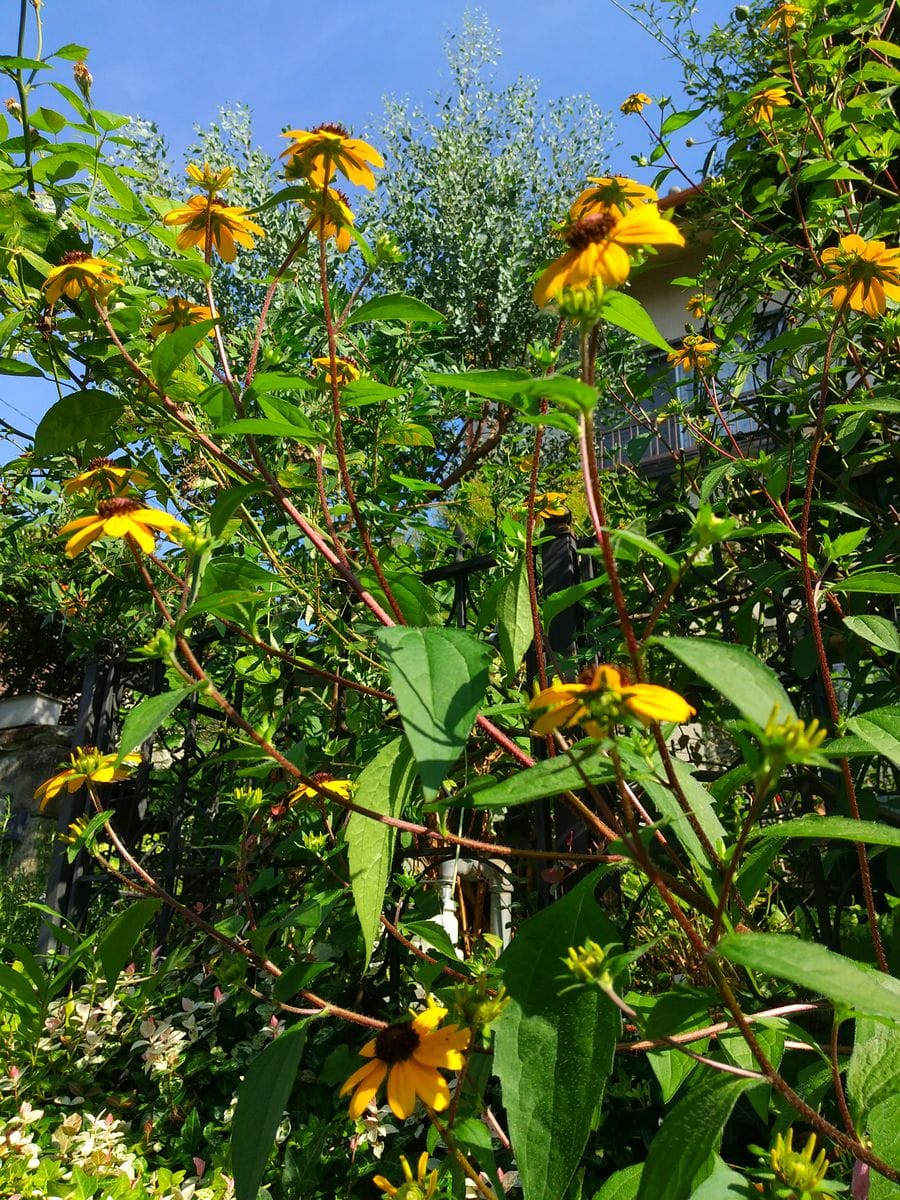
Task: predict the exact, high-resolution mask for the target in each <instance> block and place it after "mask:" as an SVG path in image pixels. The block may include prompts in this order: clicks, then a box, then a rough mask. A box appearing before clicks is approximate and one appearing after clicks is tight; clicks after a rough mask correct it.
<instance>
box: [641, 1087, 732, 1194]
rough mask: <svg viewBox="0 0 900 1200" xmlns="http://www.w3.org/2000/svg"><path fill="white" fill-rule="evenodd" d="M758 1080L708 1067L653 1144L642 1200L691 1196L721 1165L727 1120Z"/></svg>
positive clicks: (646, 1170) (673, 1110) (644, 1176)
mask: <svg viewBox="0 0 900 1200" xmlns="http://www.w3.org/2000/svg"><path fill="white" fill-rule="evenodd" d="M751 1082H752V1080H749V1079H740V1078H736V1077H735V1076H734V1075H723V1074H719V1073H718V1072H715V1071H711V1070H707V1071H706V1072H705V1073H704V1075H703V1076H702V1077H701V1078H700V1080H699V1081H698V1082H697V1083H696V1084H695V1085H694V1086H693V1087H692V1088H690V1089H689V1090H688V1091H687V1092H686V1093H685V1095H684V1096H682V1098H681V1099H680V1100H679V1101H678V1103H677V1104H676V1105H675V1107H674V1108H673V1109H671V1110H670V1111H669V1112H668V1113H667V1114H666V1117H665V1119H664V1120H663V1123H662V1125H661V1126H660V1129H659V1132H658V1133H657V1135H656V1137H655V1138H654V1139H653V1141H652V1142H651V1143H650V1152H649V1154H648V1155H647V1161H646V1162H645V1163H644V1171H643V1174H642V1175H641V1186H640V1188H639V1189H638V1194H637V1200H659V1197H661V1196H665V1198H666V1200H688V1197H689V1196H690V1195H691V1193H692V1191H693V1190H694V1188H695V1187H696V1185H697V1183H698V1182H700V1181H702V1180H703V1179H706V1178H707V1177H708V1176H709V1175H710V1173H711V1170H714V1169H715V1159H714V1155H715V1153H716V1151H717V1150H718V1148H719V1143H720V1142H721V1140H722V1130H723V1129H724V1128H725V1122H726V1121H727V1120H728V1118H729V1117H730V1116H731V1110H732V1109H733V1108H734V1106H735V1104H736V1103H737V1100H738V1098H739V1097H740V1095H741V1093H742V1092H745V1091H746V1090H747V1088H748V1087H749V1086H750V1084H751Z"/></svg>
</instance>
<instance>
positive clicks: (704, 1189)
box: [691, 1155, 759, 1200]
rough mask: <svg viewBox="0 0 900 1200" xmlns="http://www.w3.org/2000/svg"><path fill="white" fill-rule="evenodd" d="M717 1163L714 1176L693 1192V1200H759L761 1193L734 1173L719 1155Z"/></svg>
mask: <svg viewBox="0 0 900 1200" xmlns="http://www.w3.org/2000/svg"><path fill="white" fill-rule="evenodd" d="M715 1162H716V1165H715V1168H714V1169H713V1173H712V1175H710V1176H709V1177H708V1178H706V1179H704V1181H703V1182H702V1183H701V1184H700V1186H699V1187H698V1188H696V1189H695V1190H694V1191H693V1192H691V1200H758V1197H759V1192H757V1191H756V1189H755V1188H754V1186H753V1184H752V1183H751V1182H750V1180H749V1179H745V1178H744V1176H743V1175H741V1174H740V1173H739V1172H738V1171H732V1169H731V1167H729V1166H728V1165H727V1164H726V1163H724V1162H723V1161H722V1159H721V1158H719V1156H718V1155H716V1160H715Z"/></svg>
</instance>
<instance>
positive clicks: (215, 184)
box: [187, 163, 234, 195]
mask: <svg viewBox="0 0 900 1200" xmlns="http://www.w3.org/2000/svg"><path fill="white" fill-rule="evenodd" d="M233 175H234V169H233V168H232V167H224V168H223V169H222V170H221V171H211V170H210V167H209V163H204V164H203V167H202V168H200V167H198V166H196V164H194V163H188V168H187V176H188V179H192V180H193V181H194V183H196V184H197V186H198V187H202V188H203V190H204V191H206V192H209V194H210V195H213V193H214V192H221V190H222V188H223V187H225V185H226V184H227V183H230V182H231V178H232V176H233Z"/></svg>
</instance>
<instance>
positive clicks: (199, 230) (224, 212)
mask: <svg viewBox="0 0 900 1200" xmlns="http://www.w3.org/2000/svg"><path fill="white" fill-rule="evenodd" d="M163 224H164V225H183V226H184V229H182V231H181V233H179V235H178V243H177V244H178V248H179V250H186V249H187V248H188V246H201V247H202V249H203V253H204V257H206V258H209V256H210V255H211V254H212V251H213V250H216V251H217V252H218V254H219V256H220V257H221V258H222V260H223V261H224V262H227V263H231V262H234V260H235V258H236V257H237V250H236V248H235V244H237V245H238V246H243V247H244V248H245V249H247V250H252V249H253V244H254V243H253V238H254V236H255V237H265V236H266V235H265V230H264V229H261V228H260V226H259V225H257V224H256V222H255V221H251V220H250V218H249V217H248V216H247V209H246V208H233V207H229V206H228V205H225V204H223V203H222V202H221V201H220V200H216V199H214V198H213V197H212V196H191V198H190V200H188V202H187V204H183V205H182V206H181V207H180V208H173V209H172V211H171V212H167V213H166V215H165V216H164V217H163Z"/></svg>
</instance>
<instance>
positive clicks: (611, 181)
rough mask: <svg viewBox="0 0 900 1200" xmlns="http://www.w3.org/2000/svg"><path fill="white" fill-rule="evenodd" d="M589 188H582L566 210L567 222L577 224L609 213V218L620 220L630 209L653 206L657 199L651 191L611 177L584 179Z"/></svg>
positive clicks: (626, 180) (637, 184)
mask: <svg viewBox="0 0 900 1200" xmlns="http://www.w3.org/2000/svg"><path fill="white" fill-rule="evenodd" d="M588 183H590V184H592V185H593V186H592V187H589V188H585V190H584V191H583V192H582V193H581V195H580V196H579V197H578V199H577V200H576V201H575V203H574V204H573V205H572V207H571V208H570V209H569V216H570V218H571V220H573V221H578V220H579V219H580V218H581V217H586V216H587V215H588V214H589V213H592V212H597V211H600V212H610V213H612V214H613V216H615V217H618V218H620V219H621V218H622V217H623V216H624V215H625V213H626V212H628V210H629V209H630V208H637V206H638V205H639V204H656V203H658V201H659V195H658V193H657V191H656V189H655V188H652V187H648V186H647V185H646V184H645V183H638V182H637V181H636V180H634V179H627V178H626V177H625V176H624V175H611V176H608V177H603V178H597V177H595V176H593V175H591V176H588Z"/></svg>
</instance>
